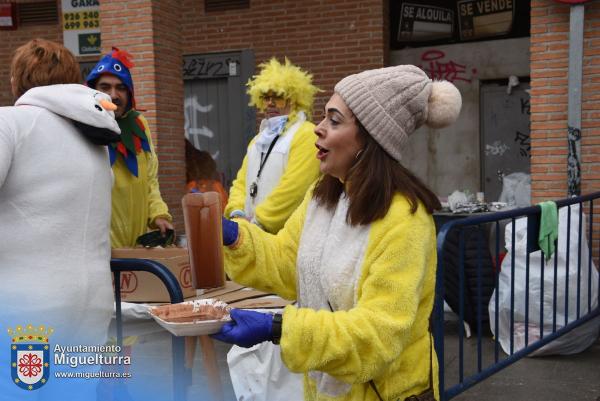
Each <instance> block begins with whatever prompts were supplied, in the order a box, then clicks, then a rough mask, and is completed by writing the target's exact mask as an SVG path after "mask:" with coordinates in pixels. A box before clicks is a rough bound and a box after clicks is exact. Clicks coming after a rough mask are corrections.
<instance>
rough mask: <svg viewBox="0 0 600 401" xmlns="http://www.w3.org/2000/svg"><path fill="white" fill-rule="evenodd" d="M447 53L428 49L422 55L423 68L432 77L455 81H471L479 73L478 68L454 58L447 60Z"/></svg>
mask: <svg viewBox="0 0 600 401" xmlns="http://www.w3.org/2000/svg"><path fill="white" fill-rule="evenodd" d="M445 57H446V53H444V52H443V51H441V50H435V49H434V50H427V51H426V52H424V53H423V54H422V55H421V62H422V64H419V66H418V67H419V68H421V69H422V70H423V71H425V73H427V75H428V76H429V78H431V79H439V80H441V79H444V80H446V81H450V82H452V83H455V82H457V81H462V82H469V83H470V82H471V81H472V80H473V79H474V77H475V75H477V68H475V67H468V66H466V65H464V64H459V63H457V62H456V61H454V60H445Z"/></svg>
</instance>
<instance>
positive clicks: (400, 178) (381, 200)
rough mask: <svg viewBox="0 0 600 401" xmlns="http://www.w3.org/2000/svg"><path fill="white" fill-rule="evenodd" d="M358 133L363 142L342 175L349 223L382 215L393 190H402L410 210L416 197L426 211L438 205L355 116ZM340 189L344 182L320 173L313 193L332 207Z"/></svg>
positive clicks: (377, 217) (387, 207) (433, 197)
mask: <svg viewBox="0 0 600 401" xmlns="http://www.w3.org/2000/svg"><path fill="white" fill-rule="evenodd" d="M356 123H357V125H358V130H359V136H360V137H361V138H362V140H363V141H364V143H365V147H364V148H363V151H362V152H361V153H360V155H359V156H358V158H357V161H356V163H355V164H354V166H352V168H351V169H350V171H349V172H348V176H347V177H346V182H347V183H349V185H347V186H346V188H345V190H346V195H347V196H348V199H349V202H350V204H349V206H348V214H347V216H346V220H347V221H348V223H349V224H350V225H353V226H355V225H364V224H369V223H372V222H374V221H375V220H378V219H380V218H383V217H384V216H385V215H386V214H387V212H388V209H389V208H390V205H391V204H392V198H393V197H394V194H395V193H396V192H399V193H401V194H403V195H404V196H405V197H406V198H407V199H408V203H409V204H410V211H411V213H415V212H416V211H417V208H418V207H419V201H420V202H421V203H422V204H423V206H424V207H425V209H426V210H427V212H428V213H430V214H431V213H433V211H434V210H436V209H440V208H441V205H440V201H439V199H438V198H437V196H436V195H435V194H434V193H433V192H432V191H431V190H430V189H429V188H427V186H426V185H425V184H424V183H423V182H422V181H421V180H420V179H419V178H417V177H416V176H415V175H414V174H413V173H411V172H410V171H409V170H408V169H407V168H405V167H404V166H402V164H400V163H399V162H397V161H396V160H394V159H393V158H392V157H391V156H390V155H389V154H387V152H386V151H385V150H383V148H382V147H381V146H380V145H379V144H378V143H377V142H376V141H375V140H374V139H373V137H372V136H371V135H369V133H368V132H367V130H366V129H365V128H364V127H363V125H362V124H361V123H360V122H359V121H358V119H357V120H356ZM343 192H344V184H343V183H342V182H340V180H338V179H337V178H335V177H333V176H330V175H324V176H322V177H321V179H320V180H319V181H318V182H317V185H316V187H315V190H314V194H313V197H314V198H315V200H316V201H317V202H318V203H319V204H320V205H323V206H325V207H326V208H327V209H330V210H333V209H335V206H336V205H337V203H338V201H339V199H340V196H341V195H342V193H343Z"/></svg>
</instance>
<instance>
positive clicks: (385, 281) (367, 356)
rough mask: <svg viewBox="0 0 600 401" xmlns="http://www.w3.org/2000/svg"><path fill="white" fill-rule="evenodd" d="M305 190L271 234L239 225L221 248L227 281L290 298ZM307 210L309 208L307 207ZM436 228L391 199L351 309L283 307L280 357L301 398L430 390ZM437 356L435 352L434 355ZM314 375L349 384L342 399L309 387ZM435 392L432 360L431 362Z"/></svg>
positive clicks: (372, 237) (371, 237) (396, 395)
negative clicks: (297, 375) (298, 381)
mask: <svg viewBox="0 0 600 401" xmlns="http://www.w3.org/2000/svg"><path fill="white" fill-rule="evenodd" d="M311 196H312V191H309V194H307V196H306V197H305V199H304V202H303V203H302V204H301V205H300V207H298V209H297V210H296V211H295V212H294V214H292V216H291V217H290V218H289V220H288V221H287V223H286V225H285V227H284V228H283V229H282V230H281V231H279V233H278V234H277V235H272V234H268V233H265V232H263V231H262V230H260V228H258V227H256V226H255V225H252V224H249V223H248V222H247V221H243V220H242V219H239V220H236V221H238V222H239V224H240V226H239V233H240V236H239V240H238V242H237V243H236V244H235V246H233V247H229V248H226V251H225V266H226V270H227V273H228V274H229V276H230V277H231V278H232V279H234V280H235V281H237V282H239V283H242V284H244V285H248V286H252V287H254V288H258V289H260V290H263V291H268V292H273V293H276V294H278V295H280V296H281V297H283V298H286V299H296V298H297V291H299V289H298V288H297V282H298V275H297V266H296V262H297V260H298V259H299V258H300V257H298V256H297V254H298V249H299V247H300V245H301V244H300V238H301V237H302V231H303V227H304V225H305V223H307V222H305V218H306V217H307V210H308V209H309V206H310V204H311V202H314V201H313V200H312V199H311ZM313 207H314V205H313ZM435 266H436V249H435V226H434V223H433V219H432V217H431V215H429V214H428V213H427V212H426V210H425V208H424V207H423V206H422V205H420V206H419V208H418V210H417V212H416V213H415V214H411V213H410V206H409V204H408V202H407V200H406V199H405V198H404V197H403V196H401V195H396V196H395V197H394V199H393V202H392V204H391V207H390V209H389V211H388V213H387V215H386V216H385V217H384V218H383V219H380V220H377V221H375V222H373V223H372V224H371V226H370V228H369V232H368V240H367V244H366V250H365V253H364V257H363V258H362V265H361V266H360V277H359V278H358V281H357V285H356V295H355V299H356V301H355V305H354V307H352V308H351V309H349V310H344V311H337V312H330V311H327V310H318V311H317V310H314V309H310V308H297V307H295V306H287V307H286V308H285V310H284V314H283V327H282V337H281V355H282V359H283V361H284V363H285V364H286V365H287V367H288V368H289V369H290V370H291V371H293V372H304V373H305V379H304V384H305V385H304V388H305V394H304V396H305V399H306V400H326V401H333V400H336V401H341V400H368V401H371V400H372V401H377V400H378V399H377V396H376V395H375V393H374V391H373V390H372V389H371V388H370V386H369V384H368V382H369V381H370V380H373V381H374V382H375V384H376V386H377V388H378V390H379V393H380V394H381V395H382V397H383V398H384V399H385V400H393V401H396V400H404V399H405V398H406V397H408V396H410V395H413V394H420V393H421V392H423V391H425V390H426V389H427V388H428V386H429V369H430V366H431V362H430V345H431V344H432V342H431V338H430V335H429V333H428V320H429V315H430V313H431V310H432V306H433V296H434V287H435ZM433 355H434V356H435V353H434V354H433ZM310 371H321V372H325V373H327V374H328V375H331V376H333V378H335V379H337V380H340V381H342V382H345V383H349V384H351V385H352V386H351V389H350V392H349V393H346V394H345V395H342V396H338V397H332V396H328V395H326V394H323V393H321V392H318V391H317V389H316V384H315V382H314V381H313V379H312V378H311V377H310V376H309V375H308V374H306V373H308V372H310ZM433 373H434V375H433V376H434V387H435V394H436V397H437V395H438V391H437V382H438V380H437V379H438V378H437V358H435V357H434V358H433Z"/></svg>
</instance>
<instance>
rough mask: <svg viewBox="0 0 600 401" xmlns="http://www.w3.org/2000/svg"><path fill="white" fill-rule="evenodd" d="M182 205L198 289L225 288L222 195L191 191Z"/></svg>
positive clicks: (194, 280) (193, 277) (194, 281)
mask: <svg viewBox="0 0 600 401" xmlns="http://www.w3.org/2000/svg"><path fill="white" fill-rule="evenodd" d="M181 204H182V206H183V217H184V220H185V233H186V237H187V246H188V252H189V255H190V265H191V268H192V280H193V283H194V286H195V287H196V288H197V289H199V288H215V287H223V286H224V285H225V269H224V268H223V239H222V233H221V214H222V212H221V203H220V198H219V194H218V193H217V192H203V193H189V194H186V195H185V196H184V197H183V199H182V201H181Z"/></svg>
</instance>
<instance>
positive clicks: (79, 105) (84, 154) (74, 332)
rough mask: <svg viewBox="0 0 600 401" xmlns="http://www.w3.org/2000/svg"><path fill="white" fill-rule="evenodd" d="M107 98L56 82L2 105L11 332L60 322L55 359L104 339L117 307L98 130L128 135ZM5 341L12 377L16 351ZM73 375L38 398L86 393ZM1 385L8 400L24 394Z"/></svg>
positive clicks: (0, 148)
mask: <svg viewBox="0 0 600 401" xmlns="http://www.w3.org/2000/svg"><path fill="white" fill-rule="evenodd" d="M104 101H108V102H110V97H108V96H107V95H104V94H102V93H100V92H98V91H96V90H92V89H90V88H87V87H85V86H83V85H75V84H70V85H51V86H42V87H36V88H33V89H30V90H29V91H27V92H26V93H25V94H24V95H23V96H21V97H20V98H19V99H18V100H17V102H16V104H15V106H12V107H1V108H0V222H1V223H0V274H1V277H2V279H1V280H0V304H1V305H2V311H1V312H0V324H1V326H2V329H3V331H4V332H5V335H6V330H7V328H9V327H10V328H13V329H15V328H16V327H17V326H18V325H21V326H23V327H25V326H26V325H29V324H31V325H33V326H34V327H35V328H39V327H40V326H42V325H43V326H44V327H45V330H46V331H47V330H48V328H49V327H51V328H52V329H53V331H54V333H53V335H52V336H50V338H49V343H50V344H51V349H50V358H51V361H52V362H54V360H53V355H54V353H53V348H52V347H54V346H55V345H56V344H61V345H65V344H84V345H103V344H104V343H105V341H106V336H107V329H108V325H109V322H110V319H111V313H112V310H113V300H114V296H113V290H112V284H111V274H110V266H109V261H110V243H109V227H110V204H111V202H110V194H111V185H112V177H111V171H110V164H109V162H108V153H107V149H106V146H100V145H97V144H94V143H93V141H92V140H90V137H89V132H90V131H92V132H100V133H101V134H100V135H106V136H113V137H114V136H115V134H118V133H119V132H120V131H119V127H118V125H117V123H116V121H115V119H114V114H113V113H112V112H111V111H107V110H105V109H104V108H103V107H102V104H103V102H104ZM76 124H79V125H78V126H79V128H78V127H77V126H76ZM81 124H84V125H81ZM85 127H87V129H86V128H85ZM84 131H85V132H84ZM103 133H104V134H103ZM4 340H6V341H10V340H9V339H8V336H7V337H5V339H4ZM3 344H6V343H5V342H3ZM1 348H2V350H1V351H0V366H2V368H1V369H3V370H2V372H0V374H2V375H3V376H2V377H4V378H5V379H6V378H9V377H11V373H10V372H9V369H10V363H9V362H8V361H10V358H11V356H10V349H9V346H8V345H3V346H2V347H1ZM51 369H58V367H57V366H51ZM58 370H60V369H58ZM71 380H72V379H69V380H58V379H55V378H54V377H53V376H51V379H50V380H48V383H47V384H46V385H44V386H42V387H41V388H40V389H39V390H37V391H35V394H36V396H34V397H39V399H51V398H50V397H51V395H50V394H57V391H58V390H57V389H58V387H59V386H61V385H63V386H66V385H69V386H70V387H68V388H69V393H68V394H69V396H70V397H73V399H83V398H78V396H77V395H80V393H78V392H77V388H78V387H79V386H78V385H77V382H78V380H72V381H71ZM92 382H93V381H92ZM1 383H6V384H5V385H4V384H0V400H4V399H5V398H3V397H6V399H18V397H22V396H23V394H25V392H24V390H23V389H21V388H18V387H17V386H15V385H14V384H12V383H10V380H2V381H1ZM81 383H83V382H81ZM5 386H6V388H5ZM88 387H89V386H88ZM94 391H95V389H94ZM11 394H12V395H11ZM14 394H17V398H14V397H15V395H14ZM65 394H67V393H63V395H65ZM83 394H87V393H81V395H83ZM32 396H33V395H32ZM33 399H35V398H33Z"/></svg>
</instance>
